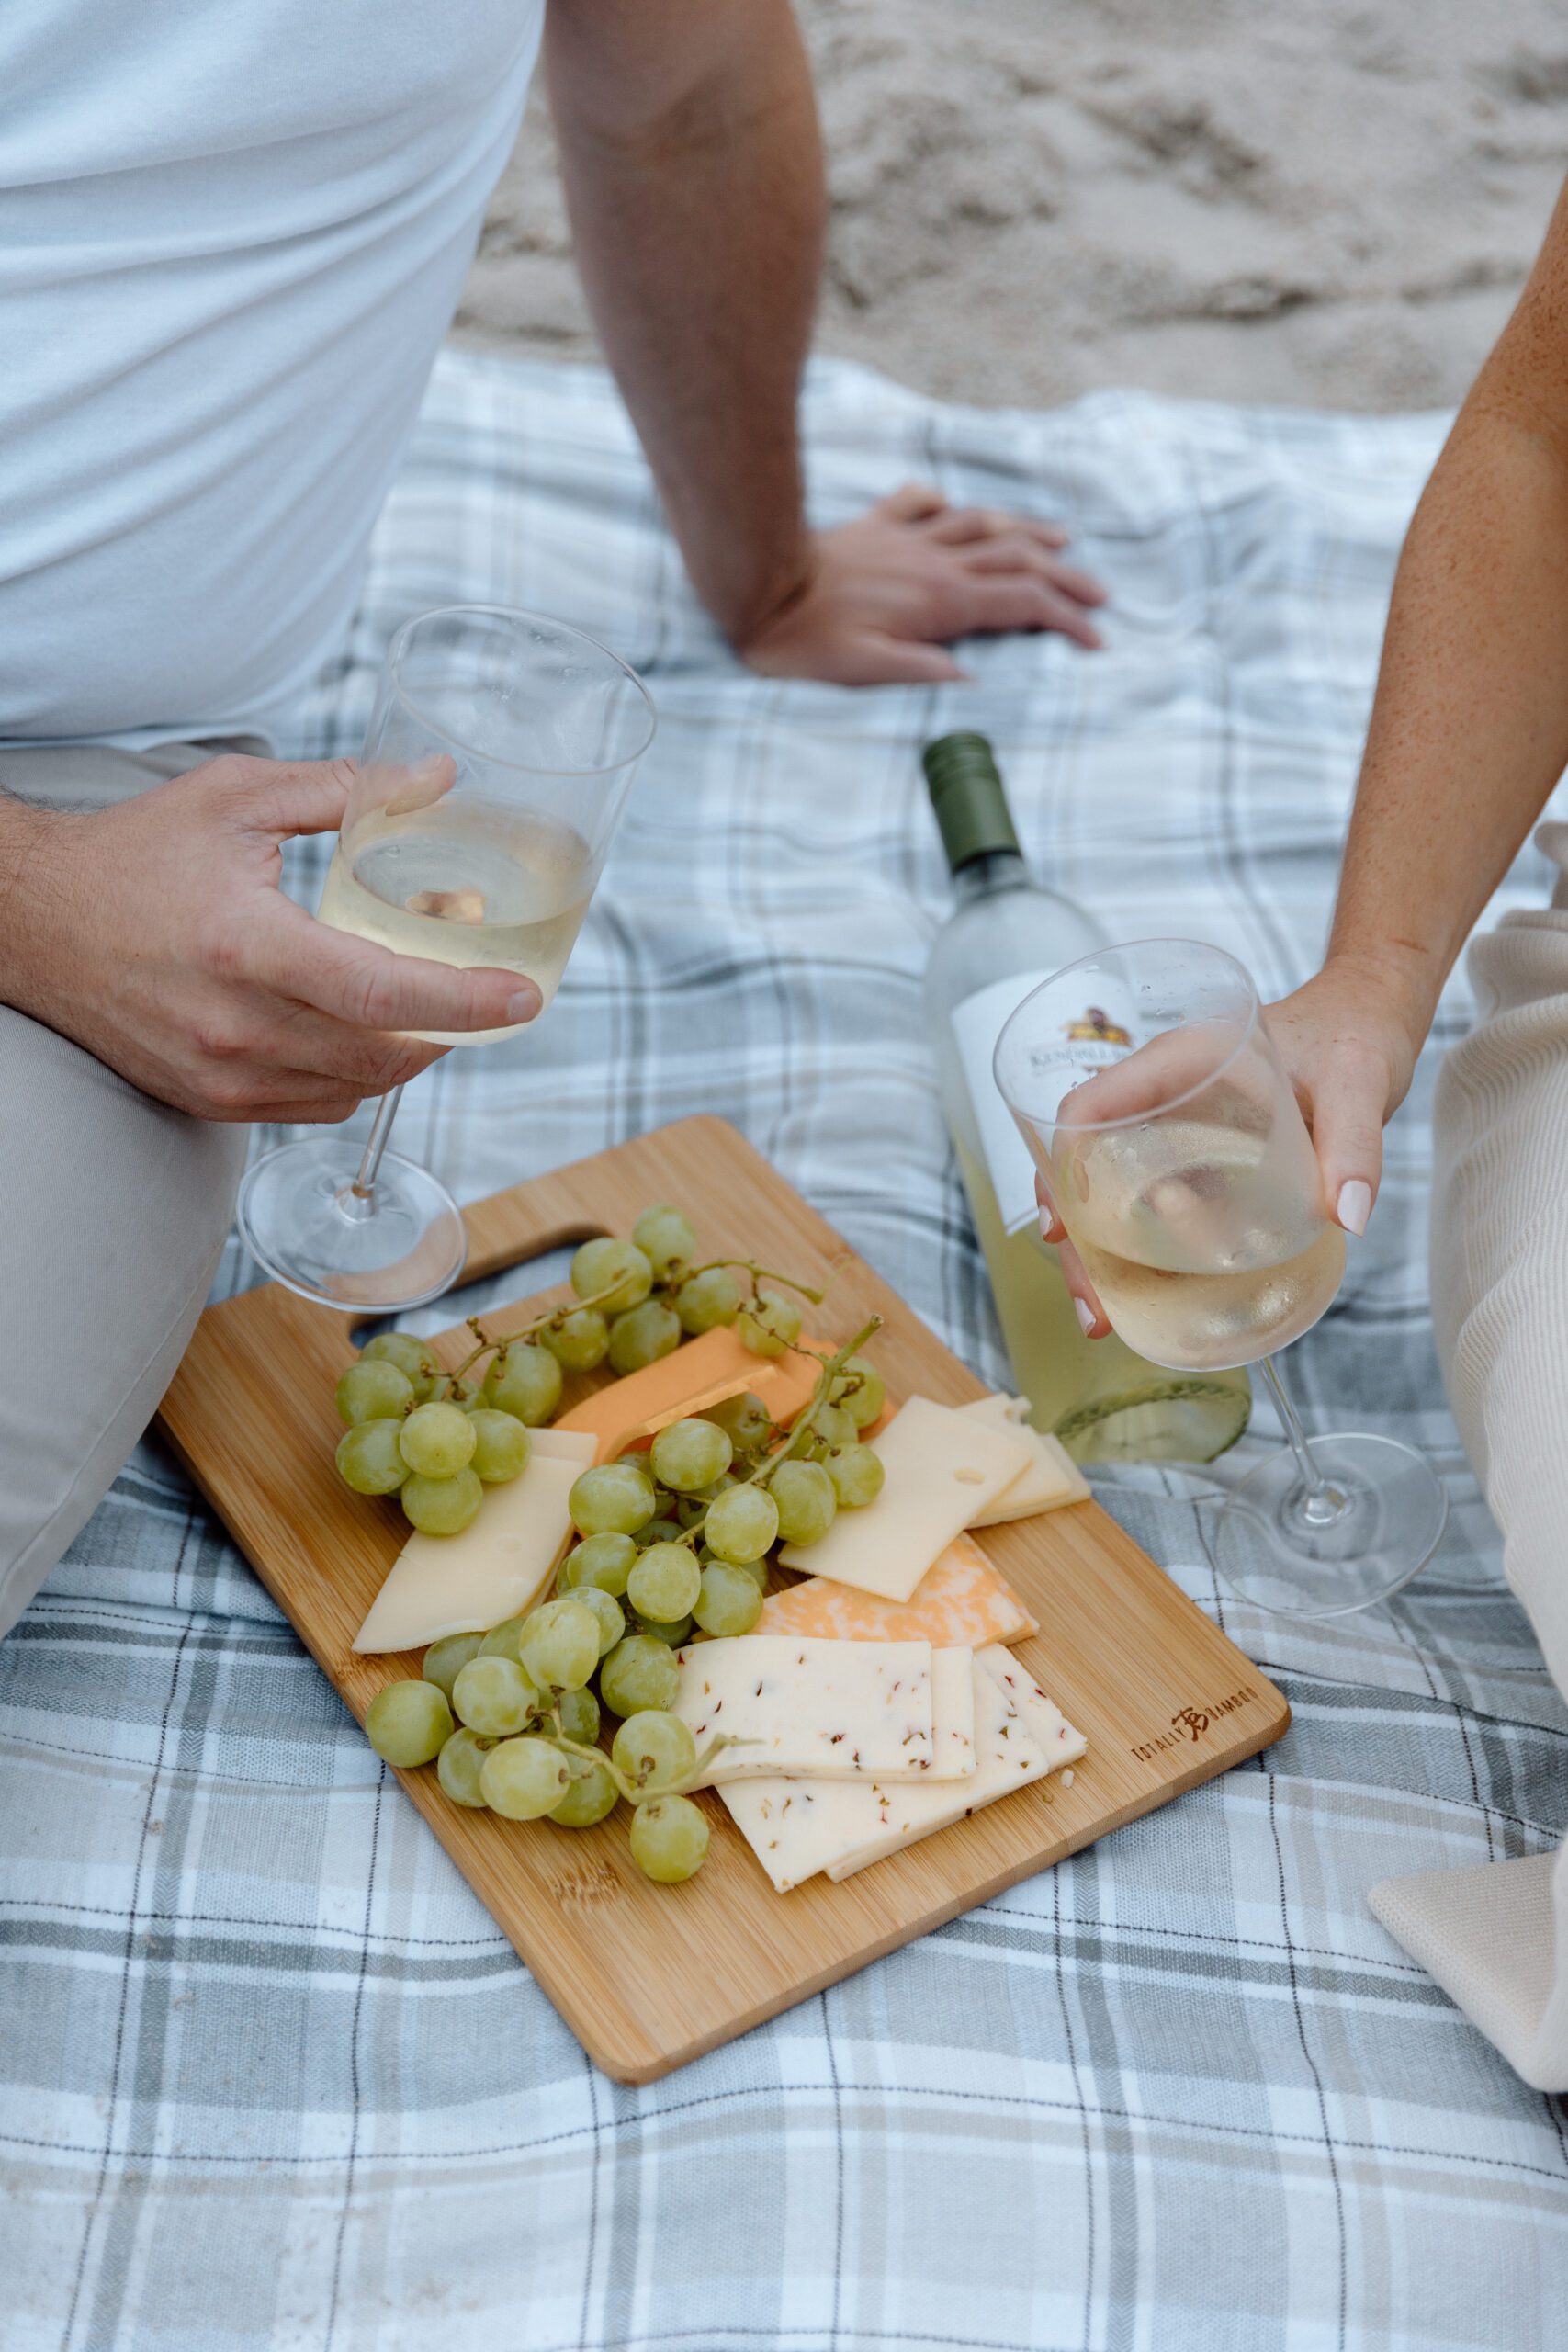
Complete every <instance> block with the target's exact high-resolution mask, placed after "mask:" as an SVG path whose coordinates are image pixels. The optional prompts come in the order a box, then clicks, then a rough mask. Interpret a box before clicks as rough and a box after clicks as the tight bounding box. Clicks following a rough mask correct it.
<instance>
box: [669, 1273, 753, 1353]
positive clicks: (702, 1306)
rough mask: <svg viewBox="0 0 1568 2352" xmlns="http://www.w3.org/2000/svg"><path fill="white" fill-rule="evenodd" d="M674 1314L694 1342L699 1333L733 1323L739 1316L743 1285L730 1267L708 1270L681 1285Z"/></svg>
mask: <svg viewBox="0 0 1568 2352" xmlns="http://www.w3.org/2000/svg"><path fill="white" fill-rule="evenodd" d="M675 1312H676V1314H677V1315H678V1316H679V1317H680V1318H681V1329H682V1331H688V1332H690V1333H691V1335H692V1337H693V1338H695V1337H696V1336H697V1334H698V1332H700V1331H714V1330H716V1329H717V1328H718V1326H719V1325H720V1324H721V1323H733V1322H734V1320H735V1318H736V1317H737V1316H738V1315H739V1312H740V1284H739V1283H738V1282H737V1281H736V1279H735V1276H734V1274H733V1273H732V1272H730V1270H729V1268H728V1266H706V1267H705V1268H704V1269H703V1272H701V1273H700V1274H689V1275H688V1276H687V1278H686V1280H685V1281H684V1282H683V1283H682V1284H681V1287H680V1289H679V1290H678V1291H677V1292H676V1294H675Z"/></svg>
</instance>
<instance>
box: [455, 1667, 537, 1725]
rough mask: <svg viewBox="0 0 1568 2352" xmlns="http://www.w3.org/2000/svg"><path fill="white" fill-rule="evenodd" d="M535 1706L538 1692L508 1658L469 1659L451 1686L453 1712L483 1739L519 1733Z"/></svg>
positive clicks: (520, 1669)
mask: <svg viewBox="0 0 1568 2352" xmlns="http://www.w3.org/2000/svg"><path fill="white" fill-rule="evenodd" d="M538 1703H539V1694H538V1692H537V1691H536V1690H535V1688H534V1686H533V1684H532V1683H531V1682H530V1681H529V1680H528V1679H527V1678H526V1676H525V1674H524V1672H523V1669H522V1668H521V1667H520V1666H518V1665H516V1664H515V1663H514V1661H513V1659H511V1658H509V1657H493V1656H491V1657H471V1658H470V1659H469V1660H468V1665H467V1666H465V1667H464V1668H462V1670H461V1672H460V1673H459V1674H458V1676H457V1680H456V1681H455V1682H454V1683H453V1685H452V1707H453V1712H454V1713H456V1715H457V1718H458V1720H459V1722H462V1723H465V1724H468V1729H469V1730H470V1731H477V1732H478V1733H479V1736H480V1737H481V1738H483V1739H505V1738H507V1737H509V1736H510V1735H511V1734H512V1733H513V1732H518V1731H521V1730H522V1728H523V1726H524V1724H525V1723H526V1722H527V1720H528V1718H529V1716H530V1715H531V1714H533V1713H534V1712H535V1709H536V1707H537V1705H538Z"/></svg>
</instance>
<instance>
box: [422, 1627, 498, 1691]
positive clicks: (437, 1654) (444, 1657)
mask: <svg viewBox="0 0 1568 2352" xmlns="http://www.w3.org/2000/svg"><path fill="white" fill-rule="evenodd" d="M483 1640H484V1635H483V1634H443V1635H442V1637H441V1639H440V1641H438V1642H432V1643H431V1645H430V1647H429V1648H428V1649H427V1650H426V1651H425V1653H424V1664H423V1668H422V1669H421V1671H422V1672H423V1676H424V1679H425V1680H426V1681H427V1682H434V1685H435V1687H436V1689H437V1690H438V1691H445V1692H446V1696H447V1698H448V1699H450V1697H451V1696H452V1685H453V1683H454V1682H456V1680H457V1677H458V1675H459V1674H460V1673H461V1672H462V1670H463V1668H464V1667H466V1666H467V1664H468V1660H469V1659H470V1658H471V1657H478V1656H479V1645H480V1643H481V1642H482V1641H483Z"/></svg>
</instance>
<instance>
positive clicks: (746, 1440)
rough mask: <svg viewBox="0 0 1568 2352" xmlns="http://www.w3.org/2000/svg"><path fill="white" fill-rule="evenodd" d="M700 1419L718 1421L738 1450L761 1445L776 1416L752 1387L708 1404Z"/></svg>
mask: <svg viewBox="0 0 1568 2352" xmlns="http://www.w3.org/2000/svg"><path fill="white" fill-rule="evenodd" d="M698 1419H701V1420H705V1421H716V1423H717V1424H718V1426H719V1428H720V1429H721V1430H723V1431H724V1433H725V1435H726V1437H728V1440H729V1442H730V1443H731V1445H733V1446H734V1448H735V1451H736V1452H737V1453H747V1452H749V1451H750V1448H751V1447H753V1446H757V1445H761V1442H762V1441H763V1439H764V1438H765V1437H766V1436H767V1435H768V1434H769V1432H770V1430H772V1428H773V1415H772V1414H771V1413H770V1412H769V1410H768V1408H767V1407H766V1406H765V1405H764V1404H763V1402H762V1400H761V1397H759V1396H758V1395H757V1394H756V1392H755V1391H754V1390H753V1389H750V1388H748V1389H745V1390H743V1391H742V1393H741V1395H740V1396H739V1397H721V1398H720V1399H719V1402H718V1403H717V1404H716V1405H706V1406H705V1407H704V1408H703V1410H702V1412H701V1413H700V1415H699V1416H698Z"/></svg>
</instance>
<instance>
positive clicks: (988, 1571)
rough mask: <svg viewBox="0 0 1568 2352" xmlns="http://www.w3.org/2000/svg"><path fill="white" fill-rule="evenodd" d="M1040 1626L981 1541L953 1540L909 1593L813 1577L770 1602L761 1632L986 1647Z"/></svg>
mask: <svg viewBox="0 0 1568 2352" xmlns="http://www.w3.org/2000/svg"><path fill="white" fill-rule="evenodd" d="M1039 1630H1040V1628H1039V1626H1038V1625H1037V1624H1036V1623H1035V1622H1034V1620H1033V1618H1032V1616H1031V1615H1030V1613H1029V1611H1028V1610H1027V1609H1026V1608H1025V1607H1024V1605H1023V1603H1022V1601H1021V1600H1020V1599H1019V1597H1018V1595H1017V1593H1016V1592H1014V1590H1013V1589H1012V1587H1011V1586H1010V1584H1008V1583H1007V1582H1006V1580H1005V1579H1004V1578H1003V1577H999V1576H998V1574H997V1571H996V1569H995V1568H994V1567H992V1566H991V1564H990V1562H989V1560H987V1557H986V1555H985V1554H984V1552H982V1551H981V1549H980V1547H979V1545H978V1544H972V1543H971V1542H970V1540H969V1538H968V1537H967V1536H966V1535H959V1536H955V1537H954V1539H953V1542H952V1543H951V1544H949V1545H948V1547H947V1549H946V1551H945V1552H943V1553H942V1555H940V1556H939V1557H938V1558H937V1559H936V1560H935V1561H933V1563H932V1564H931V1566H930V1567H929V1568H928V1569H927V1570H926V1572H925V1575H924V1576H923V1577H921V1578H920V1581H919V1584H918V1585H917V1586H916V1587H915V1589H914V1592H913V1593H912V1594H911V1596H910V1598H909V1599H908V1600H902V1601H900V1600H882V1599H881V1598H880V1597H879V1595H877V1594H876V1593H874V1592H862V1591H860V1590H859V1589H857V1588H856V1587H855V1586H853V1585H848V1584H834V1583H833V1582H831V1581H830V1579H829V1578H828V1577H807V1580H806V1582H805V1583H804V1584H797V1585H792V1586H791V1587H790V1589H789V1590H788V1591H787V1592H775V1593H773V1595H772V1597H771V1598H770V1599H769V1600H765V1601H764V1602H763V1603H762V1613H761V1617H759V1618H758V1620H757V1623H756V1624H755V1625H754V1626H753V1627H752V1631H753V1633H757V1634H807V1635H811V1634H815V1635H817V1636H818V1637H819V1638H821V1639H823V1640H826V1641H835V1642H930V1644H931V1647H932V1648H933V1649H973V1650H980V1649H984V1648H986V1647H987V1645H988V1644H990V1643H992V1642H1021V1641H1022V1640H1023V1638H1024V1636H1025V1635H1026V1634H1037V1633H1038V1632H1039Z"/></svg>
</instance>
